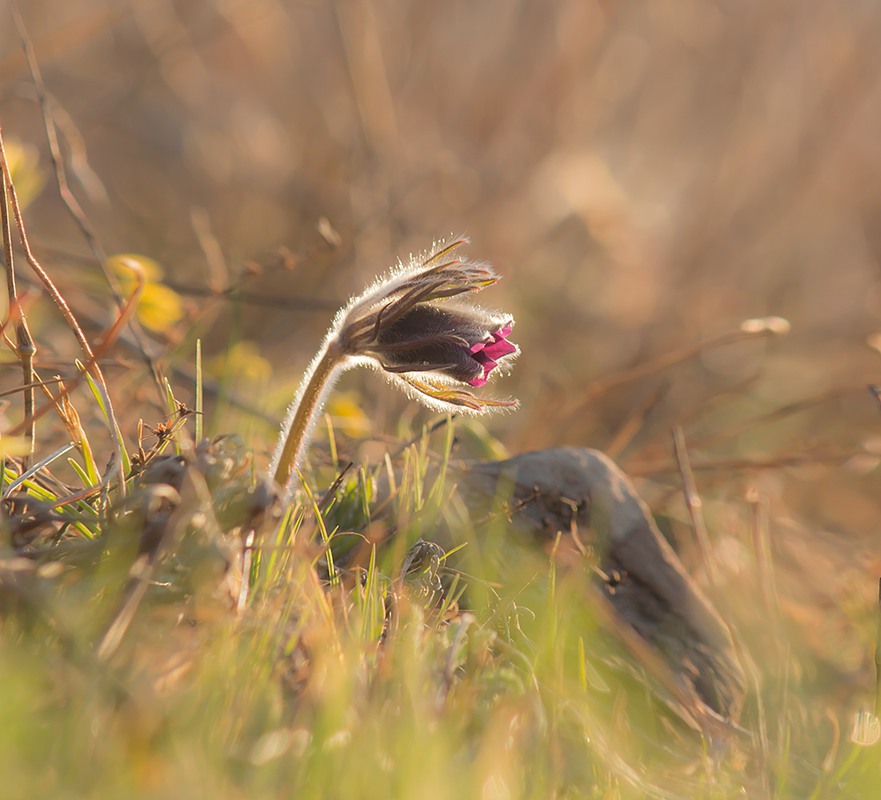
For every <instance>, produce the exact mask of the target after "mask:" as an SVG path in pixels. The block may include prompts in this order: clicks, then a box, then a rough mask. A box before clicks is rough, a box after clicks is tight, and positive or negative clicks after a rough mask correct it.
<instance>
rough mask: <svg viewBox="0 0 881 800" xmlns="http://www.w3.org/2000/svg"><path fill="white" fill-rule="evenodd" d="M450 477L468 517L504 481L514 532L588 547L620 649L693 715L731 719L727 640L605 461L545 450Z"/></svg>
mask: <svg viewBox="0 0 881 800" xmlns="http://www.w3.org/2000/svg"><path fill="white" fill-rule="evenodd" d="M450 477H451V479H453V480H455V481H456V482H457V484H458V485H459V492H460V494H461V495H462V496H463V499H464V500H465V502H466V504H467V505H468V507H469V509H472V508H474V507H480V505H481V504H483V506H484V507H486V508H490V507H491V505H492V503H493V498H495V497H497V496H498V487H499V482H500V480H501V481H505V484H506V486H507V484H510V486H511V487H512V488H513V499H512V502H511V519H512V524H513V526H514V527H515V528H516V529H518V530H520V531H521V532H525V533H527V534H528V535H533V536H535V537H536V538H538V539H539V540H545V541H553V540H554V539H555V538H556V537H557V534H558V532H561V533H562V534H563V535H564V537H565V536H566V535H574V536H576V537H577V538H578V540H579V544H580V545H584V546H587V547H589V548H590V550H591V551H592V553H593V557H594V558H595V559H596V561H597V562H598V565H599V569H598V570H596V572H597V585H598V592H597V596H598V600H599V602H600V604H602V603H604V602H605V603H606V606H607V608H608V609H609V610H610V613H609V614H608V615H607V617H609V618H610V621H611V622H612V623H613V624H615V623H616V622H620V621H622V620H623V621H624V623H626V624H624V625H620V628H621V630H620V634H621V636H622V638H623V639H624V640H625V644H626V645H627V646H628V647H629V649H630V650H631V651H636V652H637V655H639V656H640V657H641V658H643V659H644V660H645V659H657V658H658V657H660V661H661V662H663V664H664V665H666V667H667V668H668V670H669V672H668V675H669V677H670V681H669V685H668V687H667V688H668V689H670V690H671V691H672V692H673V694H674V695H675V696H676V700H677V702H678V703H680V704H682V705H683V706H685V707H686V708H689V707H690V711H687V713H688V714H690V715H691V716H692V717H694V716H698V717H705V718H706V717H707V716H709V717H710V718H713V719H718V718H720V719H721V720H722V721H725V720H728V721H736V720H737V718H738V716H739V714H740V710H741V707H742V705H743V700H744V695H745V685H746V681H745V678H744V673H743V670H742V668H741V666H740V663H739V662H738V659H737V656H736V653H735V651H734V647H733V643H732V639H731V634H730V632H729V630H728V628H727V627H726V626H725V623H724V622H723V621H722V619H721V617H720V616H719V614H718V613H717V612H716V611H715V609H714V608H713V606H712V605H711V603H710V602H709V600H708V599H707V598H706V596H705V595H704V594H703V593H702V591H701V590H700V588H699V587H698V586H697V585H696V584H695V582H694V581H693V580H692V579H691V578H690V577H689V575H688V574H687V572H686V571H685V569H684V567H683V565H682V563H681V562H680V560H679V558H678V556H677V555H676V553H675V552H674V551H673V549H672V548H671V547H670V546H669V544H668V543H667V542H666V540H665V539H664V538H663V536H662V535H661V533H660V531H659V530H658V528H657V525H656V524H655V522H654V520H653V519H652V516H651V514H650V512H649V510H648V508H647V507H646V505H645V503H643V501H642V500H641V499H640V498H639V496H638V495H637V493H636V490H635V488H634V486H633V484H632V483H631V481H630V480H629V479H628V477H627V476H626V475H625V474H624V473H623V472H622V471H621V469H619V468H618V467H617V466H616V465H615V464H614V462H612V461H611V459H609V458H608V457H606V456H605V455H603V454H602V453H600V452H598V451H596V450H590V449H587V448H578V447H562V448H553V449H548V450H540V451H536V452H531V453H524V454H522V455H519V456H515V457H514V458H511V459H508V460H506V461H494V462H482V461H474V462H463V463H459V464H456V465H454V466H451V475H450ZM603 598H605V600H604V599H603ZM634 632H635V633H636V634H637V635H636V636H634V635H633V633H634ZM646 644H647V645H649V646H648V647H646V646H645V645H646ZM692 701H694V702H692ZM695 711H697V713H696V714H695ZM704 712H706V713H704ZM704 721H705V720H704ZM702 727H704V726H703V724H702Z"/></svg>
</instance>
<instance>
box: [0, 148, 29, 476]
mask: <svg viewBox="0 0 881 800" xmlns="http://www.w3.org/2000/svg"><path fill="white" fill-rule="evenodd" d="M0 170H2V180H3V186H2V191H0V202H2V206H0V217H2V225H3V258H4V261H5V262H6V295H7V301H8V307H9V315H10V317H12V316H15V318H16V321H15V333H16V345H15V351H16V355H17V356H18V358H19V360H20V361H21V368H22V377H23V381H22V382H23V384H24V389H23V392H24V423H23V424H24V435H25V440H26V441H27V443H28V450H29V452H28V454H27V455H26V456H25V458H24V461H23V464H24V465H25V466H27V463H28V462H29V460H30V459H31V457H32V456H33V455H34V435H35V430H36V420H35V419H34V380H35V377H36V376H35V373H34V356H35V355H36V354H37V347H36V345H35V344H34V339H33V337H32V336H31V331H30V328H29V327H28V320H27V317H26V316H25V313H24V308H23V307H22V305H21V303H20V302H19V298H18V293H17V291H16V287H15V263H14V260H13V259H14V255H13V249H12V221H11V219H10V216H9V198H8V196H7V193H8V191H10V190H11V187H12V175H10V174H9V167H8V165H7V163H6V155H5V153H4V152H3V140H2V138H0Z"/></svg>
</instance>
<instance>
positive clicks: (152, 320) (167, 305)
mask: <svg viewBox="0 0 881 800" xmlns="http://www.w3.org/2000/svg"><path fill="white" fill-rule="evenodd" d="M107 266H108V267H109V268H110V269H111V270H112V272H113V273H114V274H115V275H116V276H117V278H118V279H119V283H120V285H121V287H122V291H123V293H124V294H125V295H126V296H127V297H130V296H131V295H132V294H133V293H134V291H135V289H136V288H137V286H138V280H139V275H140V279H141V280H143V289H142V291H141V296H140V298H139V299H138V307H137V312H136V313H137V317H138V322H140V323H141V325H143V326H144V327H145V328H147V329H148V330H151V331H153V332H154V333H166V332H167V331H168V330H170V329H171V328H172V327H174V326H175V325H176V324H177V323H178V322H180V321H181V319H183V316H184V306H183V301H182V300H181V297H180V295H179V294H178V293H177V292H176V291H174V289H171V288H169V287H168V286H166V285H165V284H163V283H161V280H162V277H163V274H164V271H163V269H162V267H161V265H160V264H159V263H158V262H157V261H154V260H153V259H152V258H148V257H147V256H142V255H134V254H130V253H121V254H119V255H115V256H111V257H110V258H109V259H108V260H107Z"/></svg>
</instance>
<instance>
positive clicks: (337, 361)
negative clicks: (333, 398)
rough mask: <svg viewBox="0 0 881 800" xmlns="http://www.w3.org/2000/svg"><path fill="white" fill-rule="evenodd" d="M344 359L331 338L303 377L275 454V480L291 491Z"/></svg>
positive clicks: (273, 461) (273, 462) (273, 458)
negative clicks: (293, 479) (317, 417)
mask: <svg viewBox="0 0 881 800" xmlns="http://www.w3.org/2000/svg"><path fill="white" fill-rule="evenodd" d="M344 358H345V356H344V355H343V354H342V352H340V349H339V346H338V344H337V342H336V340H335V339H331V340H330V341H329V342H328V343H327V344H326V345H325V347H324V348H323V353H322V354H320V355H319V356H318V357H316V359H315V361H313V362H312V363H313V366H312V367H311V369H309V371H308V372H307V373H306V375H305V376H304V377H303V383H302V385H301V387H300V390H299V391H298V392H297V396H296V398H295V400H294V402H293V403H292V404H291V407H290V409H289V410H288V415H287V418H286V419H285V421H284V425H283V427H282V432H281V436H280V437H279V440H278V444H277V445H276V449H275V454H274V455H273V457H272V465H274V468H275V472H274V476H275V482H276V483H277V484H278V485H279V486H283V487H284V488H285V489H286V490H288V491H290V484H291V479H292V477H293V474H294V470H296V469H297V467H298V466H299V465H300V462H301V461H302V459H303V453H304V452H305V450H306V447H307V445H308V444H309V434H310V433H311V432H312V427H313V425H314V424H315V417H316V416H317V414H318V412H319V411H320V410H321V406H322V405H323V403H324V399H325V397H326V396H327V393H328V392H329V391H330V389H331V387H332V386H333V383H334V381H333V378H334V377H335V374H336V373H338V372H339V369H340V367H341V366H342V362H343V360H344ZM282 442H283V444H282Z"/></svg>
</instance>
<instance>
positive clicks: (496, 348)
mask: <svg viewBox="0 0 881 800" xmlns="http://www.w3.org/2000/svg"><path fill="white" fill-rule="evenodd" d="M484 352H485V353H486V354H487V355H488V356H489V357H490V358H491V359H493V360H494V361H498V360H499V359H500V358H504V357H505V356H509V355H511V353H516V352H517V348H516V347H515V346H514V345H513V344H511V343H510V342H509V341H508V340H507V339H497V340H496V341H494V342H493V343H492V344H490V345H487V346H486V349H485V350H484Z"/></svg>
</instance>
